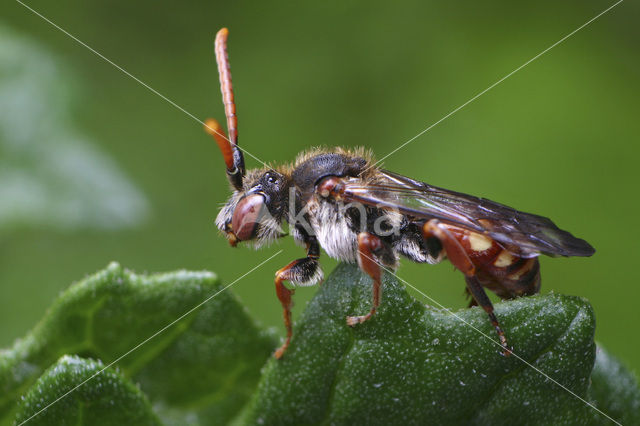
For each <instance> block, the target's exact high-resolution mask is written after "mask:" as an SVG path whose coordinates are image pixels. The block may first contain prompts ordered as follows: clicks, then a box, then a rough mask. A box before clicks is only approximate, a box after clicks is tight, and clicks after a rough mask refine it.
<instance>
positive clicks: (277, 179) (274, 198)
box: [216, 169, 289, 248]
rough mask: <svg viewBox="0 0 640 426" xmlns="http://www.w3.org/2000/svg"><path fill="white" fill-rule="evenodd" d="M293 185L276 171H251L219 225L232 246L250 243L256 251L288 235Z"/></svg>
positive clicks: (235, 192)
mask: <svg viewBox="0 0 640 426" xmlns="http://www.w3.org/2000/svg"><path fill="white" fill-rule="evenodd" d="M288 188H289V182H288V179H287V177H286V176H284V175H283V174H281V173H278V172H276V171H275V170H272V169H268V170H264V169H262V170H250V171H248V172H247V174H246V175H245V176H244V178H243V186H242V189H240V190H238V189H235V190H234V192H233V194H232V195H231V198H229V201H227V203H226V204H225V205H224V207H223V208H222V210H220V213H218V217H217V218H216V225H217V226H218V229H220V230H221V231H222V232H224V233H225V234H226V236H227V239H228V240H229V243H230V244H231V245H232V246H235V245H236V244H237V243H238V242H239V241H250V242H251V243H252V245H253V246H254V247H256V248H258V247H261V246H263V245H265V244H268V243H270V242H271V241H273V240H275V239H276V238H279V237H282V236H284V235H285V233H284V232H283V230H282V226H281V225H282V221H283V219H284V217H285V213H286V209H287V204H288Z"/></svg>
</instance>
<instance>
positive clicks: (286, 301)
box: [274, 244, 322, 359]
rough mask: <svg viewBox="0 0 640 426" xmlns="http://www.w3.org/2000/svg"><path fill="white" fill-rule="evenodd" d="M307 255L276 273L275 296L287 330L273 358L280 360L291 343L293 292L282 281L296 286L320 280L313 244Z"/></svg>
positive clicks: (320, 274)
mask: <svg viewBox="0 0 640 426" xmlns="http://www.w3.org/2000/svg"><path fill="white" fill-rule="evenodd" d="M308 252H309V255H308V256H307V257H304V258H302V259H298V260H294V261H293V262H291V263H290V264H288V265H287V266H285V267H284V268H282V269H280V270H279V271H278V272H276V279H275V283H276V294H277V295H278V299H279V300H280V303H281V304H282V315H283V317H284V326H285V328H286V329H287V338H286V340H285V341H284V343H283V344H282V346H280V348H278V350H276V352H275V354H274V355H275V357H276V358H278V359H279V358H281V357H282V355H284V353H285V351H286V350H287V348H288V347H289V342H291V336H292V335H293V328H292V323H291V307H292V306H293V301H292V300H291V296H293V293H294V290H292V289H288V288H287V287H285V285H284V281H289V282H291V283H293V284H297V285H304V286H308V285H313V284H316V283H318V282H319V281H321V280H322V270H321V269H320V265H319V264H318V258H317V254H316V252H317V247H316V246H315V244H310V246H309V249H308Z"/></svg>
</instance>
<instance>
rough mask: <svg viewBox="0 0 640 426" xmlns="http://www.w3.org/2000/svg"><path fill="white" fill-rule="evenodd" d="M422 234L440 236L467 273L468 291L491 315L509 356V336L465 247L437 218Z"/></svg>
mask: <svg viewBox="0 0 640 426" xmlns="http://www.w3.org/2000/svg"><path fill="white" fill-rule="evenodd" d="M422 235H423V237H424V238H425V239H426V238H430V237H436V238H438V239H439V240H440V242H441V243H442V247H443V248H444V250H445V252H446V254H447V257H448V258H449V261H450V262H451V263H452V264H453V266H455V267H456V268H457V269H459V270H460V271H461V272H462V273H463V274H464V275H465V280H466V282H467V291H468V292H469V294H471V296H473V300H475V302H476V304H478V305H480V306H481V307H482V309H484V311H485V312H486V313H487V315H488V316H489V320H490V321H491V324H492V325H493V328H495V330H496V333H498V338H499V339H500V346H502V355H504V356H508V355H509V354H510V353H511V348H510V347H509V345H508V344H507V338H506V337H505V335H504V331H503V330H502V327H500V323H499V322H498V318H496V315H495V314H494V313H493V304H492V303H491V300H489V297H488V296H487V293H485V291H484V288H482V284H481V283H480V281H479V280H478V278H477V277H476V267H475V265H474V264H473V262H472V261H471V259H470V258H469V256H468V255H467V252H466V251H465V249H464V247H462V245H461V244H460V242H459V241H458V240H457V239H456V238H455V236H454V235H453V234H452V233H451V232H450V231H449V230H448V229H447V227H446V226H444V225H443V224H442V223H440V222H439V221H438V220H437V219H432V220H430V221H428V222H426V223H425V224H424V226H423V227H422Z"/></svg>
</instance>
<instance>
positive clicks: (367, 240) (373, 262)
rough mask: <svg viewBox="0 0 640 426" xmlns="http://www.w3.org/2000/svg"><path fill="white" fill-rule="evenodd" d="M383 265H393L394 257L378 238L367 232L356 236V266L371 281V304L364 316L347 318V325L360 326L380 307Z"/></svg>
mask: <svg viewBox="0 0 640 426" xmlns="http://www.w3.org/2000/svg"><path fill="white" fill-rule="evenodd" d="M378 262H382V263H383V264H395V257H394V255H393V251H392V250H391V248H390V247H389V246H388V245H387V244H386V243H384V242H383V241H382V240H381V239H380V238H379V237H377V236H376V235H374V234H371V233H369V232H361V233H359V234H358V266H359V267H360V269H361V270H362V271H363V272H365V273H366V274H367V275H369V276H370V277H371V279H372V280H373V303H372V306H371V310H370V311H369V313H368V314H366V315H358V316H348V317H347V325H349V326H352V327H353V326H354V325H356V324H361V323H363V322H365V321H367V320H368V319H369V318H371V317H372V316H373V315H375V313H376V311H377V310H378V306H380V296H381V293H382V281H381V278H382V268H381V266H380V264H379V263H378Z"/></svg>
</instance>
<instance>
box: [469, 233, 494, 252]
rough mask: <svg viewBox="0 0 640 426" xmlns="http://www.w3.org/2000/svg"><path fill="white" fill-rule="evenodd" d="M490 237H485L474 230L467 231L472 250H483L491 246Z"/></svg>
mask: <svg viewBox="0 0 640 426" xmlns="http://www.w3.org/2000/svg"><path fill="white" fill-rule="evenodd" d="M491 244H492V241H491V239H489V238H487V237H485V236H484V235H482V234H478V233H476V232H470V233H469V246H471V250H473V251H485V250H488V249H489V248H490V247H491Z"/></svg>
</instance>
